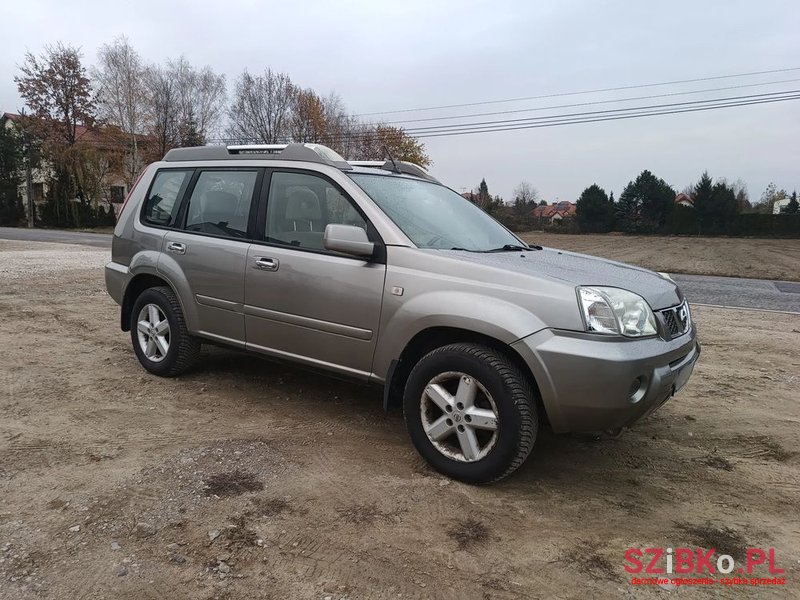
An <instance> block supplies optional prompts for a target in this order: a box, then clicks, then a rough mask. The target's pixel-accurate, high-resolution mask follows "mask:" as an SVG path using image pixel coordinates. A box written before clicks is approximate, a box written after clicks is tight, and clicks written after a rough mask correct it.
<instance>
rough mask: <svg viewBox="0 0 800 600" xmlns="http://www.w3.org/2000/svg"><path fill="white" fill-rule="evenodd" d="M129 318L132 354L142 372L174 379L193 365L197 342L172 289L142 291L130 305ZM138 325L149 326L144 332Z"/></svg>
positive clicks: (161, 288) (197, 350)
mask: <svg viewBox="0 0 800 600" xmlns="http://www.w3.org/2000/svg"><path fill="white" fill-rule="evenodd" d="M153 307H155V310H154V308H153ZM130 318H131V342H132V343H133V351H134V352H135V353H136V357H137V358H138V359H139V362H140V363H141V364H142V366H143V367H144V368H145V369H147V370H148V371H150V372H151V373H153V374H154V375H159V376H161V377H176V376H177V375H180V374H182V373H185V372H186V371H188V370H189V369H190V368H191V367H192V366H193V365H194V363H195V361H196V360H197V355H198V354H199V352H200V340H198V339H197V338H196V337H194V336H192V335H190V334H189V330H188V329H187V327H186V320H185V319H184V317H183V310H182V309H181V304H180V302H178V298H177V296H175V292H173V291H172V289H171V288H169V287H167V286H159V287H152V288H148V289H146V290H144V291H143V292H142V293H141V294H139V297H138V298H136V301H135V302H134V303H133V309H132V310H131V316H130ZM163 321H166V325H164V324H163ZM140 323H148V324H149V327H147V328H145V326H144V325H142V329H146V331H142V330H140ZM148 340H152V342H150V343H148ZM165 341H166V352H164V349H165V346H164V342H165ZM150 344H152V345H150Z"/></svg>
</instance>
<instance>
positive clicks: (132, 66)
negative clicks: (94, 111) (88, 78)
mask: <svg viewBox="0 0 800 600" xmlns="http://www.w3.org/2000/svg"><path fill="white" fill-rule="evenodd" d="M98 63H99V64H98V65H97V67H96V68H95V69H93V74H92V75H93V79H94V81H95V86H96V89H97V105H98V111H99V116H100V117H101V119H103V120H105V121H106V122H108V123H110V124H112V125H116V126H118V127H119V128H120V129H121V130H122V132H123V135H124V136H125V137H126V138H127V139H128V140H129V143H130V153H129V155H128V157H127V159H126V161H125V163H126V164H125V168H124V173H123V176H124V179H125V182H126V183H127V184H128V187H130V186H131V185H133V182H134V180H135V179H136V175H137V174H138V172H139V171H140V170H141V168H142V161H141V159H140V157H139V142H138V136H139V134H141V132H142V130H143V129H144V126H145V113H146V103H147V97H146V94H145V77H144V71H145V69H144V67H143V66H142V61H141V58H140V57H139V54H138V53H137V52H136V50H134V49H133V47H132V46H131V45H130V43H129V42H128V39H127V38H126V37H125V36H120V37H118V38H116V39H115V40H114V41H113V42H112V43H111V44H106V45H104V46H102V47H101V48H100V50H99V52H98Z"/></svg>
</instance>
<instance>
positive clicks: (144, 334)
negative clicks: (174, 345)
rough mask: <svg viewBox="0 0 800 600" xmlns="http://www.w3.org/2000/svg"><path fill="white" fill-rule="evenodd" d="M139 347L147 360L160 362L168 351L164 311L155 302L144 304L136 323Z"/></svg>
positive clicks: (166, 323) (168, 340)
mask: <svg viewBox="0 0 800 600" xmlns="http://www.w3.org/2000/svg"><path fill="white" fill-rule="evenodd" d="M136 330H137V334H138V339H139V347H140V348H141V350H142V352H143V353H144V355H145V356H146V357H147V359H148V360H151V361H153V362H161V361H162V360H164V358H165V357H166V356H167V352H169V342H170V329H169V321H168V320H167V316H166V315H165V314H164V311H163V310H161V308H159V307H158V305H156V304H145V305H144V306H143V307H142V310H140V311H139V318H138V319H137V323H136Z"/></svg>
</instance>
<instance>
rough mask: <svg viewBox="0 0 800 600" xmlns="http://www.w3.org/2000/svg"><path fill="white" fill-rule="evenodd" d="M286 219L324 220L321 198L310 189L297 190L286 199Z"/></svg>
mask: <svg viewBox="0 0 800 600" xmlns="http://www.w3.org/2000/svg"><path fill="white" fill-rule="evenodd" d="M286 218H287V219H288V220H290V221H317V220H319V219H321V218H322V210H320V206H319V198H317V195H316V194H315V193H314V192H312V191H311V190H310V189H308V188H295V189H293V190H292V191H291V192H289V195H288V196H287V198H286Z"/></svg>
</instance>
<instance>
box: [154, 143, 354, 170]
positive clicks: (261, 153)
mask: <svg viewBox="0 0 800 600" xmlns="http://www.w3.org/2000/svg"><path fill="white" fill-rule="evenodd" d="M253 159H271V160H300V161H305V162H315V163H321V164H324V165H330V166H333V167H336V168H338V169H342V170H345V171H347V170H350V169H352V168H353V167H352V166H350V164H349V163H348V162H347V161H346V160H345V159H343V158H342V157H341V156H339V155H338V154H337V153H336V152H334V151H333V150H331V149H330V148H328V147H326V146H322V145H320V144H239V145H233V146H194V147H191V148H173V149H172V150H170V151H169V152H167V153H166V154H165V155H164V160H165V161H166V162H178V161H195V160H253Z"/></svg>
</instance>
